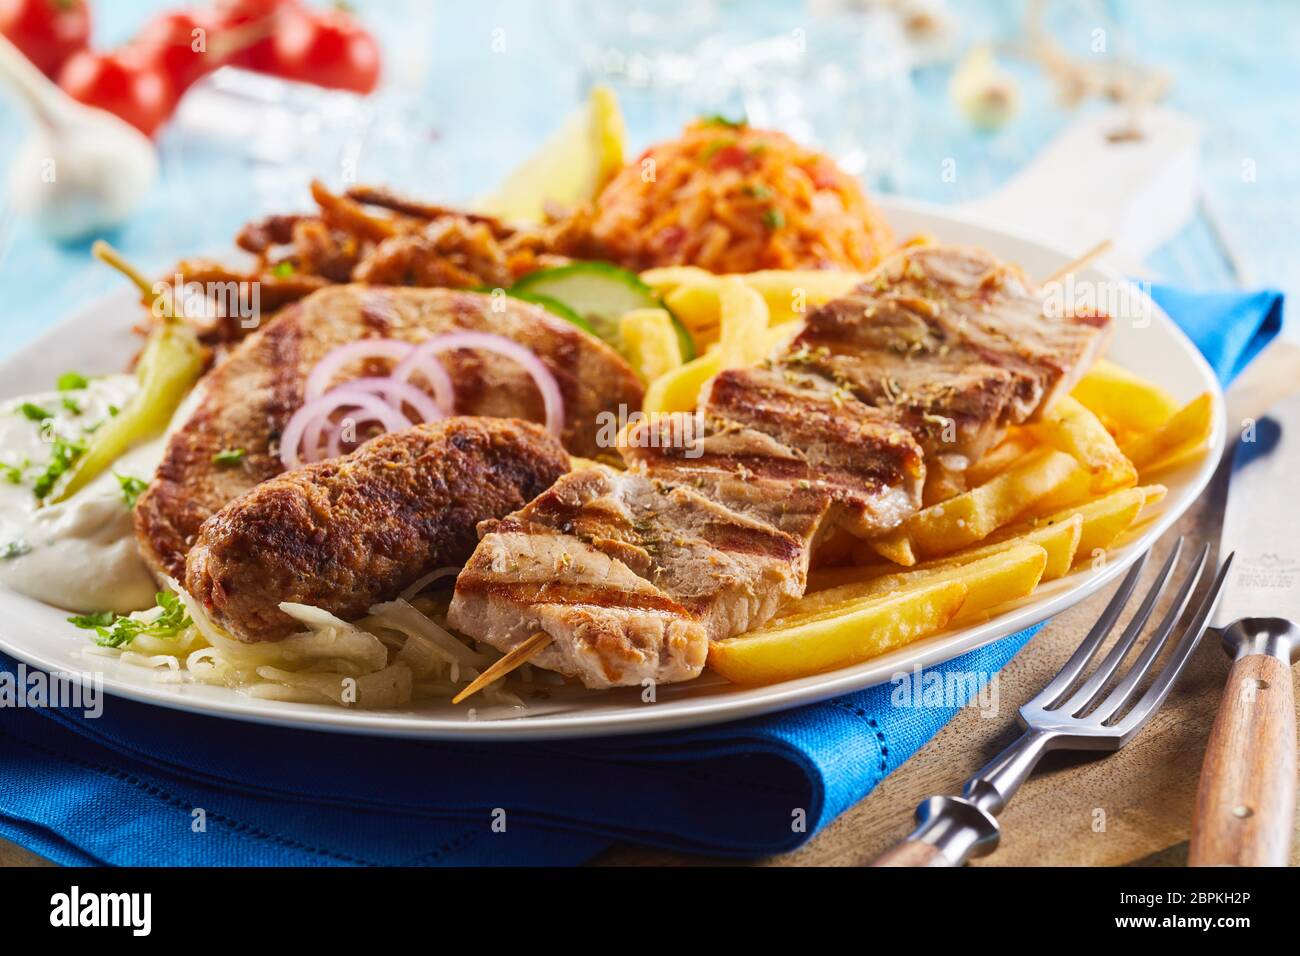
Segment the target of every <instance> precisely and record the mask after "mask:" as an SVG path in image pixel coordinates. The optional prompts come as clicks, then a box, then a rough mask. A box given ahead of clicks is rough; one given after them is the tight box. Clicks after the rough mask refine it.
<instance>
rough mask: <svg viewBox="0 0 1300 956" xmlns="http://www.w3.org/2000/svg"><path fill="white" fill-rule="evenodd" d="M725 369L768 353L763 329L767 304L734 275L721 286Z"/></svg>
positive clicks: (766, 316) (721, 326) (726, 278)
mask: <svg viewBox="0 0 1300 956" xmlns="http://www.w3.org/2000/svg"><path fill="white" fill-rule="evenodd" d="M718 302H719V306H720V310H721V311H720V313H719V314H720V323H721V325H720V329H719V332H718V345H719V347H720V348H721V349H722V367H723V368H744V367H746V366H748V365H753V364H754V363H755V362H757V361H759V360H760V359H762V358H763V357H764V355H765V345H766V342H765V337H764V334H763V333H764V332H766V331H767V326H768V318H769V316H768V311H767V303H765V302H764V301H763V297H762V296H761V295H759V294H758V293H757V292H755V291H754V290H753V289H751V288H750V287H749V286H747V285H746V284H745V283H744V282H742V281H741V280H740V279H738V278H736V277H735V276H726V277H725V278H723V279H722V281H721V284H720V285H719V287H718Z"/></svg>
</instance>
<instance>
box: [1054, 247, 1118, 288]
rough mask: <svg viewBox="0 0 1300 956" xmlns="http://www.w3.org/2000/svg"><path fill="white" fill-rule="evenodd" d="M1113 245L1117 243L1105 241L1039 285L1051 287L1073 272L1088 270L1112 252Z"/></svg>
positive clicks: (1062, 267)
mask: <svg viewBox="0 0 1300 956" xmlns="http://www.w3.org/2000/svg"><path fill="white" fill-rule="evenodd" d="M1113 245H1115V243H1113V242H1111V241H1110V240H1109V239H1103V240H1102V241H1101V242H1099V243H1097V244H1096V245H1095V246H1093V247H1092V248H1091V249H1089V250H1088V251H1087V252H1085V253H1084V254H1083V255H1081V256H1079V258H1077V259H1074V260H1072V261H1070V262H1067V263H1066V264H1065V265H1063V266H1061V268H1059V269H1057V270H1056V271H1055V272H1053V273H1052V274H1051V275H1050V276H1048V277H1047V278H1046V279H1044V280H1043V281H1042V282H1041V283H1039V285H1051V284H1052V283H1053V282H1060V281H1061V280H1062V279H1064V278H1065V277H1066V276H1067V275H1069V274H1070V273H1071V272H1078V271H1079V270H1080V269H1086V268H1087V267H1088V266H1090V265H1092V264H1093V263H1094V262H1096V261H1097V260H1098V259H1100V258H1101V257H1102V256H1104V255H1105V254H1106V253H1108V252H1110V249H1111V246H1113Z"/></svg>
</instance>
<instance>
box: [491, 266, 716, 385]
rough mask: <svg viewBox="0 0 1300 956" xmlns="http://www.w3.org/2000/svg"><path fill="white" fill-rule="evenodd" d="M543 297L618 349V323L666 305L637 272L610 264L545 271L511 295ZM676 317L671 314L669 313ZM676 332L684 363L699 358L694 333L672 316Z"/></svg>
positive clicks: (523, 282)
mask: <svg viewBox="0 0 1300 956" xmlns="http://www.w3.org/2000/svg"><path fill="white" fill-rule="evenodd" d="M521 293H524V294H532V295H542V296H546V297H547V298H550V299H555V300H557V301H559V302H562V303H563V304H564V305H567V306H568V307H569V308H570V309H572V310H573V311H574V312H576V313H577V314H578V315H580V316H582V318H584V319H585V320H586V321H587V323H588V324H589V325H590V326H591V329H592V331H593V332H594V333H595V334H596V336H598V337H599V338H601V339H603V340H604V341H606V342H608V343H609V344H610V345H612V346H613V347H614V348H616V349H617V348H619V347H620V345H621V342H620V341H619V340H620V336H619V331H618V320H619V319H620V318H622V316H623V313H624V312H631V311H632V310H633V309H662V308H663V303H662V302H660V301H659V300H658V299H657V298H656V297H655V294H654V291H653V290H652V289H651V288H650V287H649V286H648V285H646V284H645V283H644V282H642V281H641V279H640V278H639V277H638V276H637V274H636V273H635V272H629V271H628V270H626V269H620V268H619V267H618V266H615V265H610V264H609V263H608V262H574V263H572V264H570V265H567V266H558V267H557V268H554V269H542V270H541V271H539V272H534V273H532V274H531V275H526V276H524V277H523V278H522V279H520V280H519V281H518V282H517V283H515V286H514V288H513V289H512V290H511V294H514V295H517V294H521ZM668 314H669V315H672V312H671V311H670V312H669V313H668ZM672 320H673V328H674V329H676V331H677V341H678V344H679V345H680V347H681V350H682V359H683V361H690V360H691V359H692V358H694V357H695V343H694V342H693V341H692V340H691V336H690V333H689V332H687V331H686V328H685V327H684V326H683V325H682V323H681V321H680V320H678V318H677V316H675V315H672Z"/></svg>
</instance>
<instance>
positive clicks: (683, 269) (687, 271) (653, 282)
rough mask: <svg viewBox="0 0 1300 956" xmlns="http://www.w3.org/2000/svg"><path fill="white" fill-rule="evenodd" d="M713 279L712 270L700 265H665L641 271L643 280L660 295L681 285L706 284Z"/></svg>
mask: <svg viewBox="0 0 1300 956" xmlns="http://www.w3.org/2000/svg"><path fill="white" fill-rule="evenodd" d="M713 279H714V275H713V273H712V272H709V271H708V270H707V269H701V268H700V267H699V266H664V267H662V268H659V269H647V270H646V271H645V272H643V273H641V281H642V282H644V283H645V284H646V285H648V286H649V287H650V288H652V289H654V290H655V292H657V293H658V294H659V295H660V296H665V295H667V294H668V293H670V292H672V291H673V290H674V289H676V288H678V287H679V286H684V285H701V284H706V283H709V282H712V281H713Z"/></svg>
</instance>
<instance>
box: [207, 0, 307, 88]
mask: <svg viewBox="0 0 1300 956" xmlns="http://www.w3.org/2000/svg"><path fill="white" fill-rule="evenodd" d="M297 9H298V0H218V2H217V5H216V10H215V11H213V13H212V14H211V15H210V17H209V19H210V21H211V22H210V27H211V29H212V32H213V33H215V34H216V36H217V41H218V42H225V41H226V40H227V39H229V38H230V37H234V36H237V35H238V36H239V39H238V41H237V42H236V43H235V48H234V49H233V51H232V52H231V54H230V59H229V61H228V62H230V63H232V64H234V65H235V66H242V67H246V68H248V69H250V70H260V71H262V72H266V73H269V72H272V71H273V70H272V66H273V63H274V61H275V40H274V39H273V36H274V33H275V30H276V25H277V23H278V22H279V18H280V15H281V13H282V12H284V11H287V10H297Z"/></svg>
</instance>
